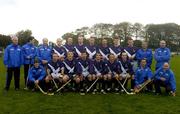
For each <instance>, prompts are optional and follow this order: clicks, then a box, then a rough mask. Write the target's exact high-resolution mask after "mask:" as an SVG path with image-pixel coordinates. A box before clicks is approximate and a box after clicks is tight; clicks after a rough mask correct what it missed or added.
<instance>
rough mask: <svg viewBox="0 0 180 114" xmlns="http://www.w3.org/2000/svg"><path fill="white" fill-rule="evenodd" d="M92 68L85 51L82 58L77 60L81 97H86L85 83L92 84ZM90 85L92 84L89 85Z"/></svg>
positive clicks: (77, 80) (77, 78)
mask: <svg viewBox="0 0 180 114" xmlns="http://www.w3.org/2000/svg"><path fill="white" fill-rule="evenodd" d="M90 67H91V60H90V59H88V54H87V53H86V51H83V52H82V53H81V58H79V59H78V60H77V64H76V68H77V72H76V74H77V75H76V77H75V80H76V83H79V85H80V93H81V95H84V82H85V81H88V83H91V79H92V78H93V75H92V74H90ZM88 85H90V84H88Z"/></svg>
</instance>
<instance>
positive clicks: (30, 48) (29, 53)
mask: <svg viewBox="0 0 180 114" xmlns="http://www.w3.org/2000/svg"><path fill="white" fill-rule="evenodd" d="M28 40H29V42H28V43H27V44H25V45H23V46H22V54H23V58H24V82H25V85H26V81H27V76H28V70H29V67H30V66H32V65H33V63H34V58H35V56H36V55H37V48H36V47H35V46H34V37H29V39H28Z"/></svg>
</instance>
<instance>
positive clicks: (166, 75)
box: [154, 63, 176, 96]
mask: <svg viewBox="0 0 180 114" xmlns="http://www.w3.org/2000/svg"><path fill="white" fill-rule="evenodd" d="M154 82H155V89H156V94H161V88H160V86H163V87H165V89H166V92H167V93H169V92H170V93H171V95H172V96H175V95H176V94H175V91H176V81H175V77H174V73H173V72H172V70H171V69H170V68H169V64H168V63H164V65H163V67H161V68H159V69H158V70H157V71H156V72H155V81H154Z"/></svg>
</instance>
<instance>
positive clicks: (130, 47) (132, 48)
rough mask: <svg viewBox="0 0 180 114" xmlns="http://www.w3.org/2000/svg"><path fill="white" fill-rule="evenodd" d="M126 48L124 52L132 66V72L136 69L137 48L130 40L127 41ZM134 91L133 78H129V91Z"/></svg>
mask: <svg viewBox="0 0 180 114" xmlns="http://www.w3.org/2000/svg"><path fill="white" fill-rule="evenodd" d="M127 43H128V46H127V47H125V48H124V51H125V52H126V53H127V55H128V58H129V60H130V62H131V64H132V66H133V70H134V72H135V71H136V69H137V60H136V58H135V57H136V52H137V50H138V48H137V47H135V46H134V41H133V39H132V38H129V39H128V42H127ZM133 89H134V76H132V77H131V91H133Z"/></svg>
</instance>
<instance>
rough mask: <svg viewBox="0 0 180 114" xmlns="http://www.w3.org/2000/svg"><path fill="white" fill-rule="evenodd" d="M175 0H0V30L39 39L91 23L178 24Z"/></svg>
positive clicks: (179, 3)
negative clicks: (25, 31) (30, 35)
mask: <svg viewBox="0 0 180 114" xmlns="http://www.w3.org/2000/svg"><path fill="white" fill-rule="evenodd" d="M178 1H179V0H0V15H1V16H0V34H14V33H16V32H17V31H20V30H26V29H30V30H32V32H33V35H34V36H35V37H36V38H38V39H39V40H41V39H42V38H44V37H47V38H49V39H50V40H51V41H55V39H56V38H58V37H60V36H62V35H63V34H64V33H66V32H71V31H73V30H75V29H77V28H80V27H82V26H92V25H93V24H95V23H100V22H104V23H112V24H115V23H119V22H123V21H128V22H132V23H135V22H140V23H142V24H147V23H166V22H175V23H178V24H180V14H179V11H180V2H178Z"/></svg>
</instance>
